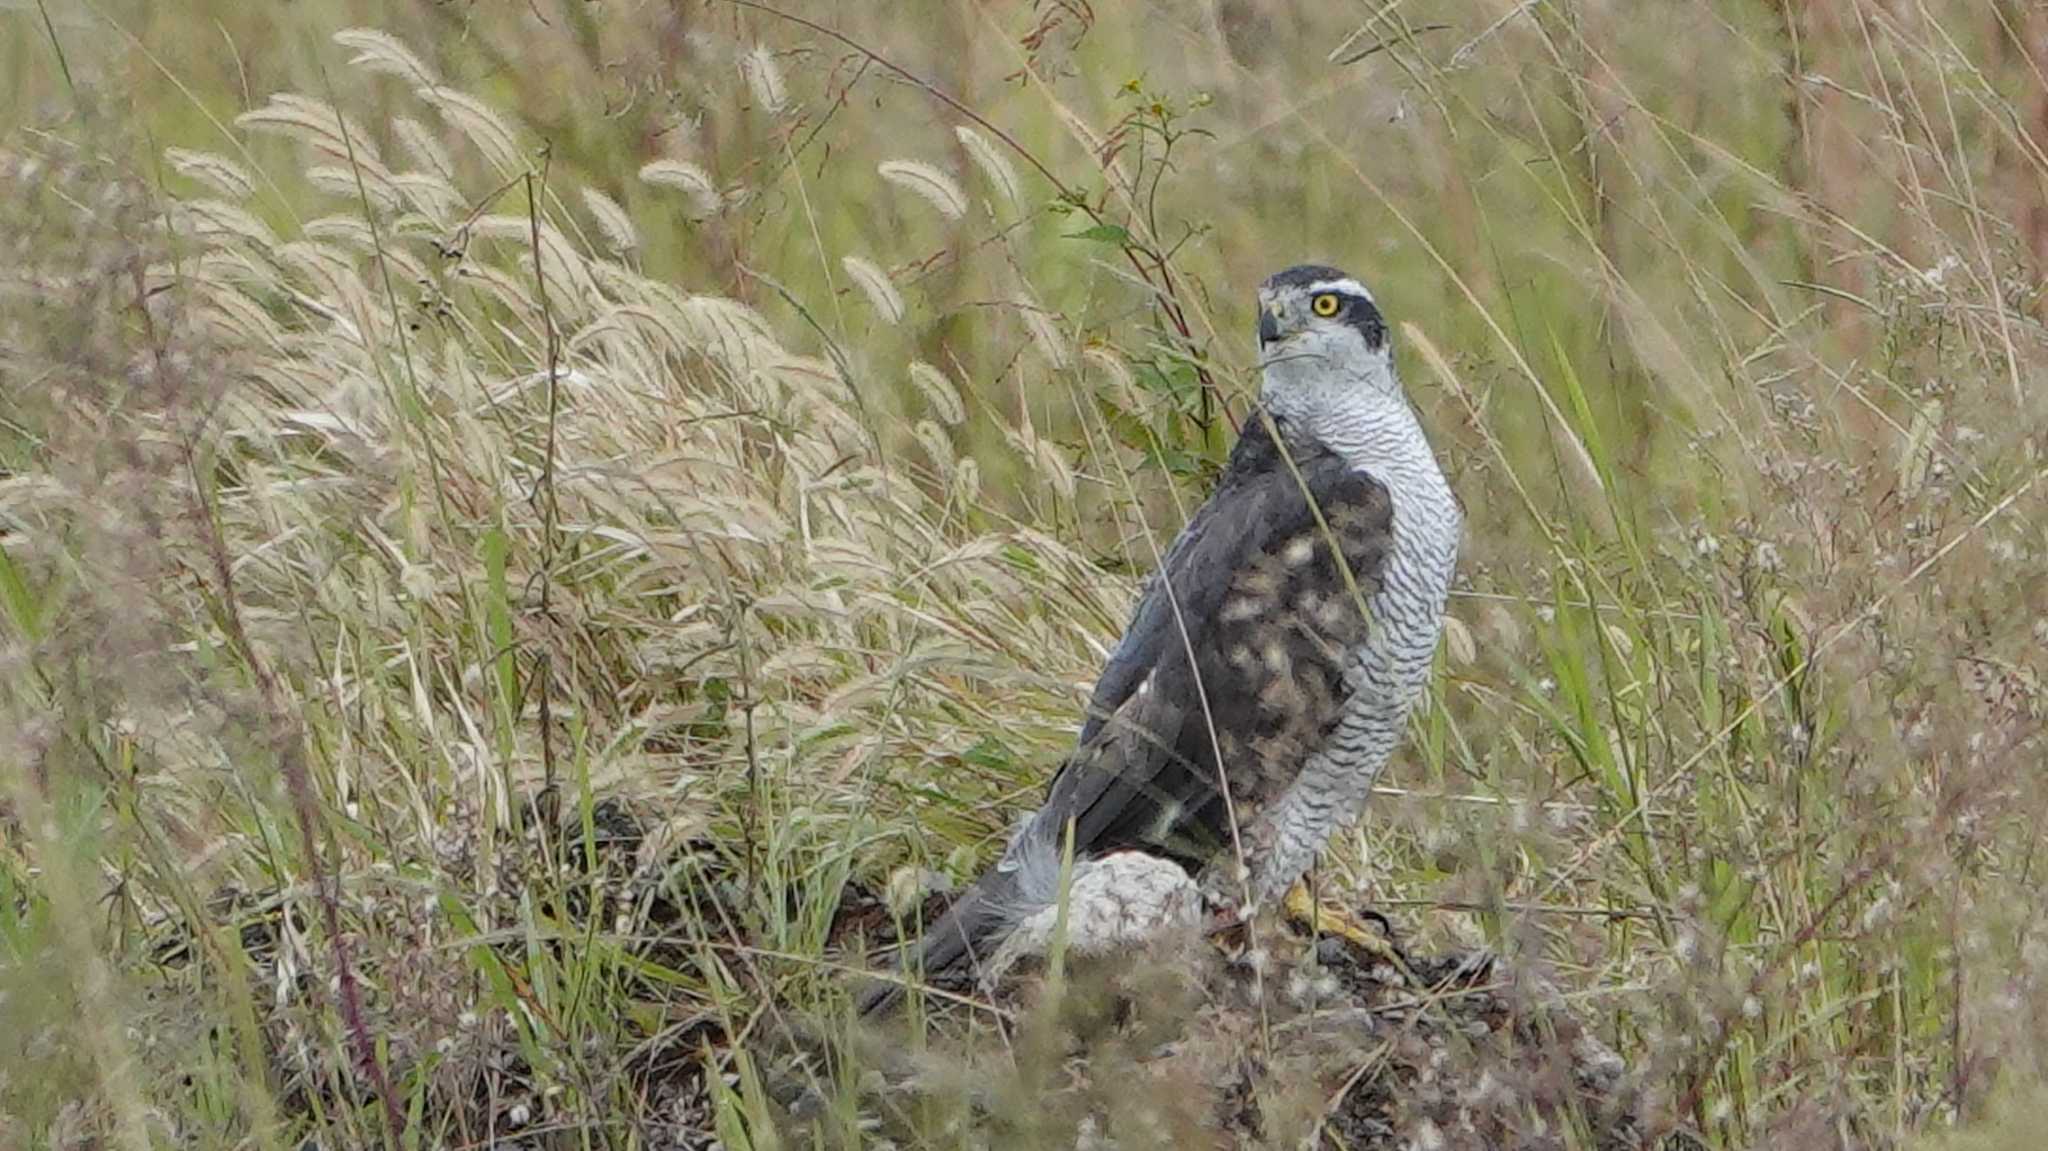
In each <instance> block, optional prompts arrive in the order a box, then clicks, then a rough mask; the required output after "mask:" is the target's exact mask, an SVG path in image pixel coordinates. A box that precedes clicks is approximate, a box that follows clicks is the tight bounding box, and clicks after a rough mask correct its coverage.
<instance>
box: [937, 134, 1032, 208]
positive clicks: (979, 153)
mask: <svg viewBox="0 0 2048 1151" xmlns="http://www.w3.org/2000/svg"><path fill="white" fill-rule="evenodd" d="M953 134H954V135H955V136H958V137H959V138H960V146H961V147H962V148H965V149H967V154H968V155H969V156H971V157H973V159H974V166H975V167H977V168H980V169H981V175H982V178H983V179H985V180H987V181H988V182H989V183H990V184H991V185H992V186H994V188H995V190H996V191H998V192H1000V193H1002V197H1003V199H1005V200H1008V201H1009V202H1010V203H1011V204H1012V205H1013V206H1014V205H1021V204H1022V203H1023V202H1024V185H1023V184H1021V183H1019V182H1018V180H1017V169H1015V168H1013V167H1011V166H1010V158H1009V157H1008V156H1005V155H1003V153H1002V150H1001V149H999V148H997V147H996V146H995V144H994V143H993V142H992V141H990V140H989V138H988V137H987V136H984V135H982V134H981V133H979V132H977V131H975V130H974V129H972V128H969V127H968V126H967V125H965V124H962V125H960V126H959V127H957V128H955V129H953Z"/></svg>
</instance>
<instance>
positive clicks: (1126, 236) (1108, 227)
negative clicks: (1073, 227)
mask: <svg viewBox="0 0 2048 1151" xmlns="http://www.w3.org/2000/svg"><path fill="white" fill-rule="evenodd" d="M1067 239H1069V240H1094V241H1095V242H1096V243H1098V244H1108V245H1110V246H1111V247H1114V248H1121V247H1123V246H1124V245H1125V244H1128V243H1130V242H1131V231H1130V229H1129V228H1126V227H1124V226H1123V225H1122V224H1097V225H1095V226H1094V227H1092V228H1083V229H1081V230H1080V231H1078V232H1073V233H1070V234H1069V235H1068V236H1067Z"/></svg>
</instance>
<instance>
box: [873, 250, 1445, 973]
mask: <svg viewBox="0 0 2048 1151" xmlns="http://www.w3.org/2000/svg"><path fill="white" fill-rule="evenodd" d="M1258 333H1259V352H1260V366H1261V368H1262V371H1263V382H1262V386H1261V388H1260V394H1259V409H1260V410H1259V411H1256V412H1254V413H1253V415H1252V417H1251V418H1250V419H1248V420H1247V421H1246V423H1245V426H1244V430H1243V432H1242V433H1241V435H1240V436H1239V438H1238V441H1237V444H1236V446H1235V447H1234V448H1233V450H1232V451H1231V454H1230V460H1229V463H1228V465H1227V466H1226V467H1225V469H1224V472H1223V475H1222V478H1221V479H1220V481H1219V482H1218V484H1217V486H1216V489H1215V491H1214V492H1213V493H1212V494H1211V495H1210V497H1209V500H1208V502H1206V503H1205V504H1203V505H1202V507H1201V508H1200V509H1199V510H1198V511H1197V512H1196V513H1195V515H1194V517H1193V518H1192V519H1190V520H1189V521H1188V523H1187V526H1186V527H1185V528H1184V529H1183V530H1182V531H1181V533H1180V535H1179V537H1178V538H1177V539H1175V540H1174V542H1173V545H1172V547H1171V548H1169V549H1168V551H1167V552H1166V555H1165V558H1164V561H1163V562H1162V563H1161V565H1160V567H1159V570H1158V571H1157V572H1156V573H1155V574H1154V576H1153V577H1152V579H1151V580H1150V582H1149V583H1148V585H1147V586H1146V588H1145V591H1144V594H1143V596H1142V597H1141V598H1140V600H1139V602H1138V606H1137V609H1136V611H1135V613H1134V614H1133V616H1132V618H1131V622H1130V626H1129V628H1128V629H1127V630H1126V631H1125V632H1124V636H1123V639H1122V641H1121V642H1120V643H1119V644H1118V645H1117V647H1116V650H1115V651H1114V652H1113V653H1112V654H1111V656H1110V658H1109V662H1108V664H1107V665H1106V666H1104V668H1103V669H1102V674H1101V676H1100V677H1099V678H1098V679H1097V681H1096V684H1095V692H1094V697H1093V699H1092V700H1091V701H1090V703H1089V706H1088V712H1087V715H1086V718H1085V720H1084V722H1083V724H1082V727H1081V733H1080V738H1079V741H1078V743H1077V745H1076V747H1075V749H1074V751H1073V753H1072V754H1071V755H1070V756H1069V757H1068V758H1067V760H1066V762H1065V763H1064V764H1063V765H1062V766H1061V768H1060V770H1059V772H1058V774H1057V775H1056V776H1055V777H1054V779H1053V781H1052V787H1051V790H1050V792H1049V793H1048V795H1047V797H1046V801H1045V804H1044V806H1042V807H1040V808H1039V809H1038V811H1037V812H1036V813H1034V814H1032V815H1031V816H1029V817H1027V818H1025V819H1024V820H1023V821H1021V822H1020V823H1019V824H1018V826H1017V828H1016V830H1015V831H1014V832H1013V833H1012V835H1011V837H1010V841H1009V844H1008V846H1007V847H1006V849H1005V850H1004V852H1003V855H1002V858H1001V859H999V860H998V861H997V862H996V863H995V865H994V866H993V867H991V868H989V869H988V870H987V871H986V872H985V873H983V875H982V876H981V877H980V878H979V879H978V880H976V881H975V883H974V885H973V886H972V887H971V888H969V889H968V890H967V892H966V893H964V894H963V895H962V896H961V897H960V898H959V899H958V900H957V901H955V902H954V904H953V905H952V907H951V908H950V909H949V910H948V911H947V913H946V915H945V916H944V917H943V918H942V919H941V920H940V921H939V922H938V923H936V924H934V925H933V926H932V927H931V928H930V929H929V930H928V931H927V932H926V933H925V936H924V939H923V943H922V945H921V947H920V949H919V952H918V956H917V958H918V960H919V962H920V965H921V967H922V970H923V974H924V976H925V977H926V978H927V979H931V980H935V981H939V982H946V981H957V980H959V979H960V978H961V977H962V976H964V975H966V974H968V973H969V972H970V971H972V970H974V969H976V968H980V967H984V966H985V965H986V964H987V963H988V962H989V961H990V960H991V959H992V958H994V957H996V956H997V955H998V953H999V952H1002V951H1005V950H1014V946H1013V947H1011V948H1007V949H1006V948H1005V947H1004V944H1005V941H1006V939H1010V937H1011V936H1012V935H1013V934H1015V935H1018V936H1023V935H1026V934H1036V935H1043V934H1045V932H1046V931H1047V928H1048V925H1049V924H1050V923H1051V922H1052V916H1053V912H1052V909H1053V908H1054V905H1055V903H1056V901H1057V900H1058V898H1059V894H1060V870H1061V864H1060V861H1061V858H1062V855H1063V850H1064V844H1065V842H1066V838H1067V835H1068V830H1067V829H1068V828H1069V826H1070V825H1071V827H1072V842H1073V853H1074V855H1073V858H1074V860H1075V866H1074V871H1073V873H1072V877H1071V879H1070V886H1069V893H1070V895H1071V896H1072V899H1073V901H1074V903H1075V908H1074V911H1075V914H1076V915H1080V914H1082V909H1081V908H1080V907H1079V901H1080V899H1081V897H1082V895H1083V893H1084V892H1086V893H1090V894H1091V895H1096V896H1099V897H1102V898H1107V899H1110V900H1111V902H1109V903H1107V904H1104V905H1103V906H1107V907H1109V908H1111V910H1110V911H1109V912H1106V913H1103V914H1106V915H1108V917H1109V918H1110V919H1111V920H1112V921H1114V920H1117V919H1118V918H1119V917H1120V916H1121V915H1122V914H1123V913H1122V911H1121V910H1120V909H1121V908H1122V907H1123V906H1124V904H1122V903H1118V902H1115V899H1116V897H1117V892H1116V890H1115V888H1116V885H1117V884H1119V883H1122V884H1127V885H1128V884H1137V885H1151V886H1148V887H1145V888H1144V890H1142V891H1140V890H1135V889H1133V890H1131V891H1127V892H1126V893H1125V894H1126V896H1128V897H1129V898H1131V899H1134V900H1136V901H1137V902H1140V903H1143V902H1145V901H1147V900H1165V901H1166V905H1168V906H1170V909H1169V910H1167V911H1162V910H1161V909H1160V907H1148V908H1146V909H1144V910H1143V911H1142V912H1141V913H1140V914H1139V918H1141V919H1143V918H1146V917H1150V918H1159V917H1161V916H1162V915H1164V916H1166V917H1168V918H1174V917H1180V918H1186V917H1187V916H1188V915H1190V914H1193V913H1194V909H1195V908H1196V907H1197V905H1206V906H1207V907H1208V909H1209V910H1210V912H1211V914H1212V915H1217V916H1220V917H1223V918H1225V919H1229V918H1238V919H1249V918H1250V916H1251V914H1252V913H1253V912H1254V911H1256V909H1257V908H1258V907H1260V906H1261V905H1263V904H1265V903H1266V902H1267V901H1268V900H1271V899H1273V898H1274V897H1276V896H1278V895H1280V894H1282V893H1283V892H1286V891H1287V890H1288V889H1289V888H1291V887H1293V886H1294V885H1295V884H1296V882H1297V881H1298V880H1300V879H1301V877H1302V876H1303V874H1304V873H1305V872H1306V871H1307V870H1308V868H1309V866H1310V865H1311V864H1312V863H1313V862H1314V861H1315V858H1316V855H1317V854H1318V853H1319V852H1320V851H1321V850H1322V848H1323V846H1324V844H1325V843H1326V842H1327V841H1328V840H1329V838H1330V836H1331V834H1332V833H1334V832H1336V831H1337V830H1338V829H1340V828H1343V827H1345V826H1346V825H1348V824H1349V823H1350V822H1351V821H1352V820H1354V819H1355V818H1356V817H1357V816H1358V815H1359V813H1360V811H1361V810H1362V809H1363V808H1364V806H1365V802H1366V797H1367V795H1368V794H1369V793H1370V792H1371V789H1372V785H1373V781H1374V780H1375V779H1376V778H1377V777H1378V775H1379V773H1380V770H1381V769H1382V768H1383V767H1384V766H1385V765H1386V763H1387V760H1388V758H1389V757H1390V756H1391V755H1392V754H1393V751H1394V749H1395V747H1396V746H1397V745H1398V744H1399V742H1400V740H1401V737H1402V734H1403V731H1404V729H1405V727H1406V724H1407V720H1408V713H1409V709H1410V708H1411V707H1412V706H1413V704H1414V703H1415V701H1416V699H1417V698H1418V697H1419V696H1420V695H1421V694H1422V691H1423V689H1424V687H1425V686H1426V684H1427V681H1428V678H1429V669H1430V664H1431V661H1432V659H1433V658H1434V655H1435V651H1436V646H1437V639H1438V636H1439V634H1440V633H1441V630H1442V625H1443V612H1444V599H1445V596H1446V594H1447V593H1448V592H1449V590H1450V584H1451V577H1452V572H1453V570H1454V568H1455V567H1456V565H1457V554H1458V533H1459V520H1460V517H1459V509H1458V504H1457V501H1456V499H1455V498H1454V497H1453V496H1452V494H1451V489H1450V485H1449V484H1448V483H1446V482H1445V479H1444V475H1443V472H1442V470H1441V469H1440V468H1439V467H1438V466H1437V461H1436V457H1435V455H1434V454H1433V453H1432V452H1431V450H1430V446H1429V440H1428V438H1427V437H1426V436H1425V435H1424V434H1423V430H1422V424H1421V423H1420V421H1419V420H1417V418H1416V415H1415V411H1414V409H1413V408H1412V407H1411V406H1410V404H1409V402H1408V398H1407V396H1406V395H1405V394H1404V393H1403V392H1402V389H1401V384H1400V381H1399V380H1398V379H1396V377H1395V374H1394V361H1393V352H1392V349H1391V347H1390V346H1389V342H1388V332H1387V325H1386V321H1385V319H1384V318H1383V317H1382V316H1381V314H1380V310H1379V307H1378V306H1377V304H1376V303H1375V302H1374V300H1373V297H1372V294H1371V293H1370V292H1369V291H1367V290H1366V288H1365V286H1364V285H1363V284H1361V283H1359V282H1358V281H1357V280H1355V279H1353V278H1351V277H1350V276H1347V275H1345V274H1344V273H1343V272H1340V271H1338V270H1337V269H1335V268H1328V267H1321V266H1314V265H1304V266H1300V267H1294V268H1289V269H1287V270H1286V271H1283V272H1280V273H1278V274H1277V275H1274V276H1273V277H1272V278H1270V279H1268V280H1267V281H1266V282H1265V284H1264V285H1262V286H1261V287H1260V289H1259V323H1258ZM1131 852H1138V853H1143V856H1142V857H1139V858H1131V857H1129V856H1128V854H1127V853H1131ZM1169 862H1170V863H1171V864H1175V865H1178V867H1177V868H1176V867H1171V866H1167V864H1168V863H1169ZM1182 869H1185V870H1182ZM1190 873H1192V874H1195V875H1196V876H1197V879H1196V880H1195V881H1194V882H1193V883H1188V882H1187V881H1186V876H1187V875H1188V874H1190ZM1162 874H1164V875H1169V876H1179V877H1181V886H1182V887H1184V888H1185V890H1177V889H1175V888H1174V887H1173V885H1172V884H1166V885H1165V886H1163V887H1160V876H1161V875H1162ZM1152 887H1160V890H1159V891H1157V892H1155V891H1153V890H1152ZM1097 889H1102V890H1101V891H1100V892H1098V891H1097ZM1098 918H1100V916H1098ZM1069 926H1070V927H1072V928H1077V929H1080V928H1085V926H1086V925H1085V924H1081V923H1078V922H1075V923H1070V924H1069ZM1124 926H1129V925H1128V924H1127V925H1124ZM1117 929H1118V924H1117V923H1116V922H1111V923H1110V924H1109V925H1108V926H1107V928H1106V929H1103V930H1102V931H1100V932H1098V934H1102V935H1104V937H1105V938H1107V937H1111V936H1115V935H1116V934H1117ZM1081 934H1082V933H1081V932H1080V931H1077V934H1076V937H1075V939H1074V940H1073V941H1072V942H1073V944H1074V946H1076V947H1078V948H1081V949H1086V948H1087V947H1088V945H1089V940H1087V939H1084V938H1082V937H1081ZM1015 942H1016V941H1015V940H1011V943H1012V944H1013V945H1014V943H1015ZM899 992H900V988H899V987H898V986H897V985H896V984H893V983H891V984H877V985H876V986H874V987H872V988H871V989H870V990H869V991H868V992H867V993H866V994H865V995H864V996H863V997H862V1010H863V1012H864V1013H871V1012H874V1011H877V1010H879V1009H881V1008H883V1007H885V1006H886V1005H888V1004H889V1003H891V1002H893V1001H894V1000H895V998H896V997H897V995H898V994H899Z"/></svg>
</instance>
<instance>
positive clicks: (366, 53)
mask: <svg viewBox="0 0 2048 1151" xmlns="http://www.w3.org/2000/svg"><path fill="white" fill-rule="evenodd" d="M334 42H335V43H336V44H339V45H341V46H342V47H344V48H353V49H355V50H356V54H355V55H354V56H351V57H350V58H349V64H350V65H351V66H352V67H356V68H361V69H362V70H363V71H365V72H381V73H383V74H384V75H386V76H396V77H398V78H399V79H401V80H406V81H409V82H410V83H411V84H412V85H413V86H414V87H420V88H431V87H433V86H434V85H436V84H439V83H440V82H441V77H440V76H439V75H438V74H436V73H435V71H434V70H433V69H432V68H430V67H428V66H427V63H426V61H424V60H421V59H420V58H419V57H418V56H415V55H413V51H412V49H410V48H408V47H406V46H405V44H404V43H403V42H401V41H400V40H399V39H398V37H396V36H393V35H391V34H390V33H388V32H379V31H377V30H376V29H375V28H347V29H344V30H342V31H340V32H336V33H335V34H334Z"/></svg>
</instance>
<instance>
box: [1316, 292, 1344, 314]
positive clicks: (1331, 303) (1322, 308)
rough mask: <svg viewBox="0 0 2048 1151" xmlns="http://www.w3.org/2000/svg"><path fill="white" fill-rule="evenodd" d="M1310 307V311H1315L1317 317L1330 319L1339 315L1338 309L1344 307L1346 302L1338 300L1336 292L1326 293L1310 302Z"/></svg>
mask: <svg viewBox="0 0 2048 1151" xmlns="http://www.w3.org/2000/svg"><path fill="white" fill-rule="evenodd" d="M1308 306H1309V310H1311V311H1313V312H1314V313H1315V314H1316V315H1318V316H1321V317H1323V318H1324V319H1329V318H1330V317H1331V316H1334V315H1336V314H1337V309H1338V308H1341V307H1343V306H1344V301H1342V300H1340V299H1338V298H1337V293H1335V292H1324V293H1323V294H1322V295H1320V296H1317V297H1316V298H1315V299H1313V300H1310V301H1309V302H1308Z"/></svg>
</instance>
